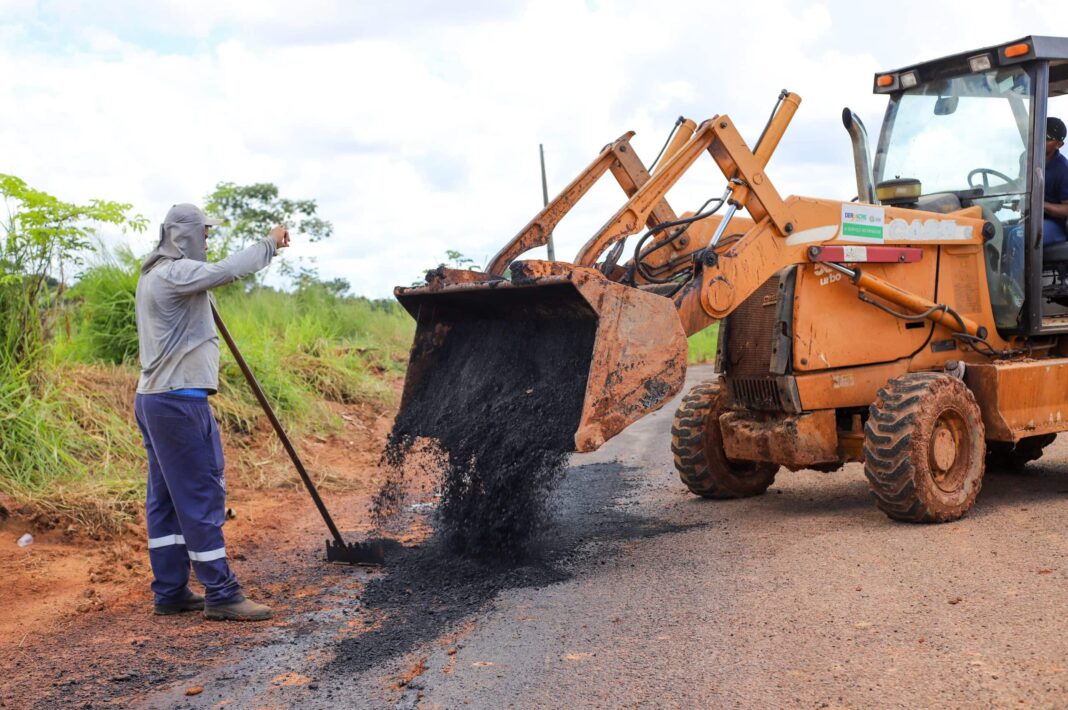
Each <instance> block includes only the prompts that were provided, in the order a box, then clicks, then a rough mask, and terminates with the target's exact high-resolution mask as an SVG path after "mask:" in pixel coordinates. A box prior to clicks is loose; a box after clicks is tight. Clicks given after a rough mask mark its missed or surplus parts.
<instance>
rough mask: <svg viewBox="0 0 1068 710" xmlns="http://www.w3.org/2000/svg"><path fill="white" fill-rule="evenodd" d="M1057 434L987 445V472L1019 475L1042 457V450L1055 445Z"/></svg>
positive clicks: (990, 442)
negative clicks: (1027, 466) (1028, 465)
mask: <svg viewBox="0 0 1068 710" xmlns="http://www.w3.org/2000/svg"><path fill="white" fill-rule="evenodd" d="M1056 438H1057V435H1056V434H1040V435H1038V436H1028V437H1026V438H1023V439H1020V440H1019V441H1017V442H1016V443H1015V444H1013V443H1011V442H1006V441H988V442H987V443H986V470H987V471H989V472H991V473H1019V472H1020V471H1021V470H1022V469H1023V467H1024V466H1026V465H1027V464H1029V463H1031V462H1032V461H1036V460H1038V459H1039V458H1041V457H1042V450H1043V449H1045V448H1046V447H1047V446H1049V445H1050V444H1052V443H1053V440H1054V439H1056Z"/></svg>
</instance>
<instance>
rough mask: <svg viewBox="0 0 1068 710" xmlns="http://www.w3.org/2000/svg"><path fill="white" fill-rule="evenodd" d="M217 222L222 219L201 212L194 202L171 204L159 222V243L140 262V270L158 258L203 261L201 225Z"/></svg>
mask: <svg viewBox="0 0 1068 710" xmlns="http://www.w3.org/2000/svg"><path fill="white" fill-rule="evenodd" d="M217 224H222V220H218V219H213V218H211V217H207V216H205V215H204V213H203V212H202V211H201V210H200V208H199V207H197V206H196V205H191V204H189V203H188V202H183V203H182V204H180V205H174V206H173V207H171V208H170V210H169V211H168V212H167V216H166V217H164V218H163V224H161V225H160V226H159V244H157V245H156V248H155V249H154V250H153V251H152V253H151V254H149V255H148V257H147V258H146V259H145V261H144V263H143V264H141V273H142V274H147V273H148V272H149V271H151V270H152V267H154V266H155V265H156V264H157V263H159V261H160V260H161V259H176V260H177V259H192V260H194V261H207V260H208V255H207V248H206V247H205V245H204V227H206V226H209V225H217Z"/></svg>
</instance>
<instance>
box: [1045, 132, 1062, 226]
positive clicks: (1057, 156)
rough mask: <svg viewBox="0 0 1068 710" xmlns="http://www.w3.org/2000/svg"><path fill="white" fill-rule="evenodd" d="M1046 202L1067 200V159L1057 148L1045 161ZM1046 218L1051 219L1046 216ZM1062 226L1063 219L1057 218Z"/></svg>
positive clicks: (1058, 202)
mask: <svg viewBox="0 0 1068 710" xmlns="http://www.w3.org/2000/svg"><path fill="white" fill-rule="evenodd" d="M1045 200H1046V202H1053V203H1055V204H1060V203H1062V202H1068V159H1066V158H1065V157H1064V155H1062V154H1061V152H1060V151H1059V150H1056V151H1054V152H1053V155H1051V156H1050V158H1049V160H1047V161H1046V194H1045ZM1046 219H1051V218H1050V217H1048V216H1047V217H1046ZM1057 221H1058V222H1060V223H1061V226H1064V223H1065V220H1063V219H1060V220H1057Z"/></svg>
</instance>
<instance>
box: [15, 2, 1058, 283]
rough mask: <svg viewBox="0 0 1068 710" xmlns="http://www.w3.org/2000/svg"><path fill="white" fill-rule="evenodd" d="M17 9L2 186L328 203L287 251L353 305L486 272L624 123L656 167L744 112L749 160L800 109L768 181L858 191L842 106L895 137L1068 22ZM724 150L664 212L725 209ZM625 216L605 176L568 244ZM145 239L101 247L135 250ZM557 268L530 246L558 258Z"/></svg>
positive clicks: (847, 194)
mask: <svg viewBox="0 0 1068 710" xmlns="http://www.w3.org/2000/svg"><path fill="white" fill-rule="evenodd" d="M986 5H987V3H981V2H974V1H972V0H967V1H965V0H947V1H944V2H939V3H933V2H929V1H916V0H896V1H895V2H893V3H881V4H874V3H872V4H866V3H858V2H855V1H843V2H839V1H830V2H808V1H804V0H749V2H746V3H744V4H723V3H715V2H708V1H707V0H704V1H701V2H697V1H688V0H687V1H680V2H671V1H670V0H650V1H646V0H617V1H605V2H600V1H595V0H587V1H586V2H581V1H578V0H575V1H571V0H530V1H526V0H497V1H496V2H486V1H481V2H470V1H467V2H465V1H464V0H454V1H453V2H448V3H446V2H433V1H432V0H392V1H390V2H386V1H385V0H381V1H379V2H374V1H371V0H362V1H361V2H344V1H342V0H303V1H302V2H300V3H295V2H285V1H283V0H257V1H255V2H243V1H242V2H237V1H234V2H226V1H225V0H159V1H157V2H145V1H144V0H138V1H134V0H129V1H127V0H112V1H110V2H109V1H107V0H97V1H92V2H91V1H89V0H0V105H2V106H3V107H4V111H3V120H2V121H0V173H8V174H14V175H17V176H19V177H21V178H23V179H24V180H26V181H27V182H28V183H29V184H30V185H31V186H33V187H35V188H38V189H41V190H45V191H47V192H49V193H52V194H54V195H56V196H57V197H59V198H61V199H65V200H71V201H83V200H88V199H90V198H103V199H112V200H117V201H121V202H128V203H131V204H132V205H133V210H134V211H135V212H137V213H140V214H143V215H144V216H146V217H147V218H148V219H149V222H150V223H151V224H152V225H156V224H158V223H159V222H160V221H161V220H162V218H163V215H164V214H165V213H166V211H167V209H168V208H169V207H170V206H171V205H172V204H174V203H177V202H194V203H203V201H204V197H205V196H206V195H207V194H209V193H210V192H211V191H212V189H213V187H214V186H215V185H216V184H217V183H219V182H222V181H230V182H236V183H238V184H248V183H253V182H263V181H266V182H273V183H275V184H276V185H278V186H279V189H280V190H281V193H282V194H283V195H284V196H287V197H292V198H311V199H314V200H316V201H317V202H318V205H319V213H320V216H321V217H323V218H324V219H327V220H330V221H331V222H332V223H333V224H334V236H333V237H332V238H331V239H329V240H325V241H323V242H319V243H316V244H309V243H306V242H305V243H302V242H301V241H300V240H299V239H297V240H295V243H294V245H293V246H292V247H291V249H290V250H289V252H290V257H292V258H302V259H308V260H315V264H316V266H317V267H318V268H319V270H320V272H321V274H322V275H323V276H324V277H327V278H333V277H342V278H345V279H346V280H348V281H349V283H350V284H351V287H352V292H353V293H354V294H357V295H364V296H368V297H388V296H389V295H390V294H391V293H392V289H393V287H394V286H396V285H398V284H401V285H408V284H410V283H412V282H413V281H415V280H417V279H419V277H420V276H421V274H422V271H423V270H424V269H426V268H430V267H433V266H435V265H436V264H438V263H439V262H441V261H443V260H444V258H445V257H444V255H445V251H446V250H455V251H459V252H461V253H463V254H465V255H466V256H468V257H470V258H472V259H473V260H474V261H475V262H476V263H477V264H478V265H484V264H486V263H487V262H488V260H489V259H490V258H491V257H492V256H493V254H494V253H496V251H497V250H498V249H499V248H500V247H502V246H503V245H504V244H505V243H506V242H507V241H508V239H510V238H511V237H512V236H514V234H515V233H516V232H517V231H518V230H519V229H520V228H521V227H522V226H523V225H524V224H526V223H527V222H528V221H529V220H530V218H531V217H533V216H534V215H535V214H536V213H537V211H538V210H539V209H540V208H541V204H542V202H541V201H542V196H541V178H540V172H539V170H540V168H539V160H538V145H539V144H544V146H545V162H546V171H547V178H548V183H549V191H550V194H555V192H556V191H559V190H560V189H561V188H562V187H563V186H565V185H566V184H567V183H568V182H570V181H571V180H572V179H573V178H574V177H575V175H576V174H577V173H578V172H579V171H580V170H582V168H583V167H585V166H586V165H587V164H588V163H589V162H590V161H591V160H592V159H593V158H594V157H595V156H596V155H597V153H598V151H599V150H600V149H601V147H602V146H604V145H605V144H606V143H609V142H611V141H612V140H614V139H615V138H617V137H618V136H620V135H621V134H623V133H625V132H626V131H628V130H633V131H636V133H637V135H636V136H635V137H634V138H633V139H632V141H631V143H632V145H633V146H634V148H635V150H636V152H637V155H638V156H639V157H641V158H642V159H643V160H644V161H645V163H646V164H648V163H650V162H651V161H652V159H653V158H654V157H655V156H656V154H657V152H658V151H659V150H660V147H661V145H662V144H663V142H664V140H665V139H666V138H667V136H668V133H669V132H670V130H671V127H672V125H673V124H674V122H675V120H676V118H677V117H678V116H680V115H684V116H686V117H689V118H693V119H694V120H696V121H697V122H698V123H699V122H700V121H702V120H703V119H705V118H709V117H711V116H714V115H717V114H727V115H729V116H730V117H731V118H732V119H733V120H734V121H735V123H736V124H737V125H738V126H739V128H740V129H741V130H742V134H743V136H744V137H746V139H747V140H749V141H750V142H752V141H755V139H756V136H757V135H758V134H759V133H760V130H761V128H762V127H763V125H764V122H765V121H766V120H767V116H768V114H769V113H770V111H771V109H772V106H773V105H774V102H775V99H776V96H777V95H778V92H779V91H780V90H781V89H783V88H787V89H789V90H791V91H794V92H796V93H798V94H800V96H801V97H802V105H801V108H800V110H799V111H798V113H797V115H796V117H795V118H794V121H793V123H792V124H791V126H790V128H789V129H788V131H787V133H786V136H785V138H784V139H783V141H782V143H781V144H780V146H779V148H778V150H777V152H776V153H775V155H774V157H773V158H772V160H771V162H770V163H769V165H768V170H767V174H768V176H769V177H770V178H771V180H772V181H773V182H774V183H775V185H776V187H777V188H778V190H779V192H780V194H783V195H784V196H785V195H788V194H797V195H808V196H816V197H825V198H832V199H843V200H848V199H850V198H851V197H852V196H853V195H855V194H856V185H855V179H854V177H853V169H852V157H851V151H850V145H849V140H848V136H847V134H846V132H845V130H844V129H843V128H842V124H841V118H840V115H841V111H842V108H843V107H844V106H849V107H850V108H852V109H853V110H854V111H856V112H857V113H858V114H859V115H860V117H861V118H862V119H863V120H864V122H865V123H866V124H867V126H868V129H869V132H870V133H871V136H872V140H873V141H874V139H875V136H876V135H877V133H878V127H879V124H880V122H881V119H882V112H883V110H884V108H885V104H886V99H885V98H884V97H878V96H874V95H872V93H871V87H872V77H873V75H874V74H875V73H876V72H877V71H885V70H888V69H895V68H898V67H902V66H907V65H909V64H913V63H916V62H919V61H924V60H927V59H933V58H937V57H940V56H944V55H947V54H953V53H956V52H960V51H965V50H968V49H974V48H979V47H985V46H988V45H992V44H998V43H1001V42H1004V41H1008V40H1011V39H1015V38H1018V37H1022V36H1025V35H1028V34H1045V35H1068V20H1065V19H1064V17H1065V15H1064V12H1063V4H1062V3H1056V4H1055V3H1053V2H1038V1H1032V0H1016V1H1015V2H1012V3H1005V2H1001V3H996V4H994V3H989V7H986ZM723 187H724V179H723V176H722V175H721V174H720V173H719V170H718V169H717V168H716V166H715V164H714V163H713V162H712V160H711V158H710V157H708V156H703V157H702V158H701V159H699V160H698V161H697V163H695V164H694V166H693V167H692V168H691V169H690V171H689V173H688V174H687V175H686V176H685V177H684V178H683V180H682V182H680V184H679V185H677V186H676V187H675V188H673V189H672V191H671V192H670V193H669V194H668V200H669V202H670V203H671V205H672V207H673V208H674V209H675V211H676V212H679V213H681V212H684V211H687V210H692V209H696V208H697V207H698V206H699V205H700V204H701V203H703V202H704V201H705V200H706V199H707V198H709V197H711V196H713V195H719V194H720V193H721V192H722V190H723ZM623 201H624V198H623V193H622V191H621V190H620V189H619V188H618V186H617V185H616V184H615V182H614V180H613V179H612V178H611V176H610V175H606V176H605V177H604V178H603V179H602V180H601V181H600V182H599V183H598V185H597V186H596V187H595V188H594V189H593V190H592V191H591V192H590V193H589V194H588V195H587V197H586V198H585V199H584V200H583V201H582V202H580V203H579V205H578V206H577V207H576V208H575V210H574V211H573V212H572V214H570V215H568V217H567V218H565V220H564V221H563V222H562V223H561V225H560V227H559V228H558V230H557V232H556V237H557V239H556V241H557V258H560V259H564V260H569V259H570V258H572V257H573V256H574V254H575V253H576V252H577V251H578V248H579V247H580V246H581V245H582V244H583V243H584V242H585V241H586V239H588V238H589V237H590V236H591V235H592V234H593V233H594V232H595V231H596V230H597V228H598V227H600V226H601V225H602V224H603V223H604V222H605V221H606V220H607V219H608V218H609V217H610V216H611V215H612V214H613V213H614V212H615V211H616V209H618V207H619V206H620V205H621V204H622V202H623ZM156 233H157V230H156V229H155V228H150V229H149V230H148V231H147V232H146V233H144V234H141V235H122V234H119V233H117V232H114V230H112V231H110V232H109V231H107V230H104V234H103V237H104V238H105V240H106V241H108V242H110V243H113V244H114V243H119V242H122V241H125V242H127V243H128V244H129V245H130V246H131V247H132V248H133V250H134V252H135V253H138V254H140V253H145V252H147V251H149V250H150V249H151V248H152V247H153V246H154V241H155V239H154V237H153V235H155V234H156ZM544 255H545V252H544V250H543V249H539V250H536V251H532V252H530V253H529V256H530V257H531V258H544Z"/></svg>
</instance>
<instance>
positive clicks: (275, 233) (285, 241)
mask: <svg viewBox="0 0 1068 710" xmlns="http://www.w3.org/2000/svg"><path fill="white" fill-rule="evenodd" d="M271 238H272V239H274V245H275V246H276V247H278V248H279V249H285V248H286V247H287V246H289V230H288V229H286V226H285V225H284V224H280V225H278V226H277V227H275V228H274V229H272V230H271Z"/></svg>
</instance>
